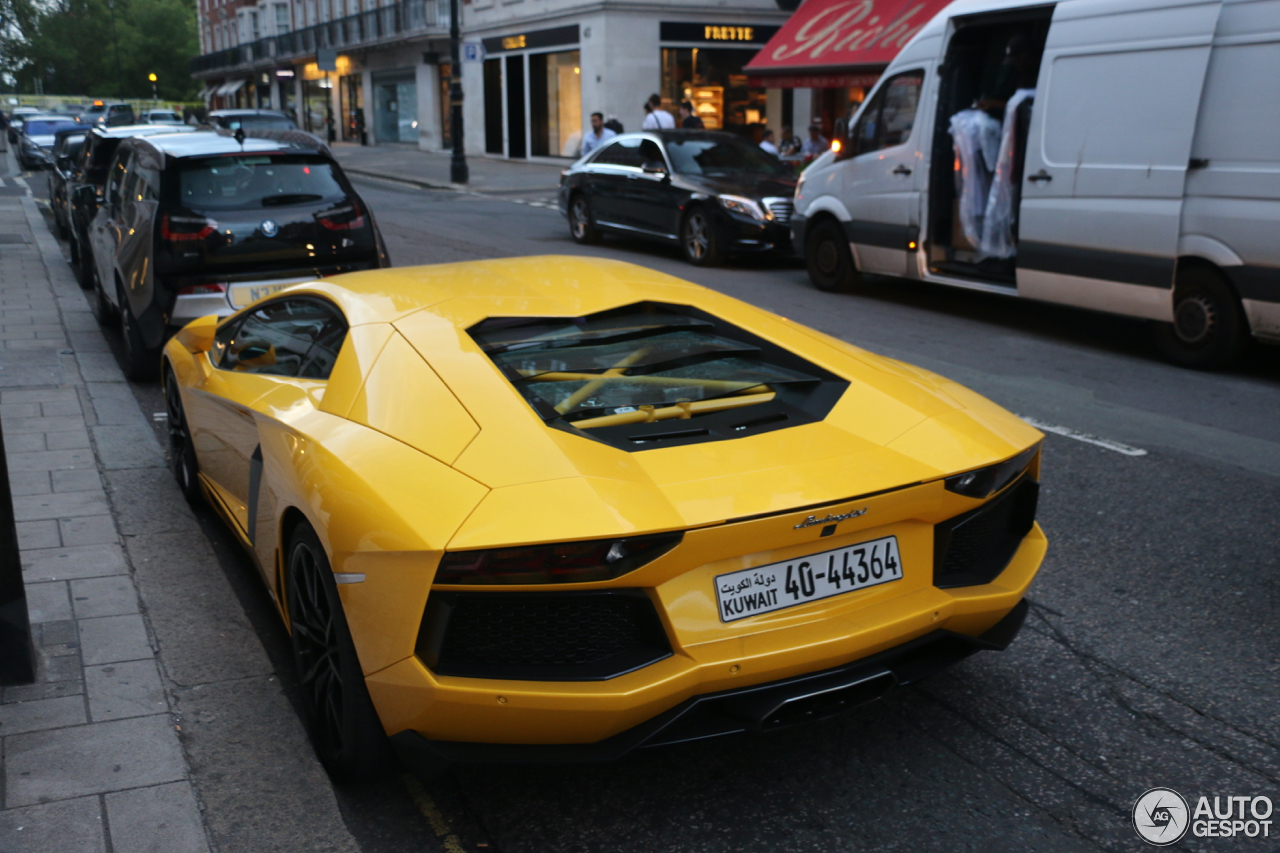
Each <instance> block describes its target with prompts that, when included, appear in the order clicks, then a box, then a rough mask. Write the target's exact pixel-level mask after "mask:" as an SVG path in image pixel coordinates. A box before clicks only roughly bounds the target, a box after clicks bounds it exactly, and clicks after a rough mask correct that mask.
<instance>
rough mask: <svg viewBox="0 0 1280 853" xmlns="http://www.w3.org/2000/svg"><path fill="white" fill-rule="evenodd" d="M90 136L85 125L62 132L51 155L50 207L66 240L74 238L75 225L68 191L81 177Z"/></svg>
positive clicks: (54, 142)
mask: <svg viewBox="0 0 1280 853" xmlns="http://www.w3.org/2000/svg"><path fill="white" fill-rule="evenodd" d="M88 134H89V130H88V128H85V127H82V126H77V127H73V128H69V129H67V130H60V131H58V133H57V135H56V136H55V137H54V141H53V150H52V151H51V152H50V154H49V172H48V175H49V207H50V208H51V209H52V210H53V222H54V225H55V226H57V229H58V236H59V237H61V238H63V239H64V240H65V239H66V238H67V237H68V236H69V235H70V225H71V217H70V209H69V206H68V198H67V190H68V189H69V188H70V185H71V182H72V181H74V180H75V179H76V176H77V175H78V174H79V171H78V169H77V166H78V164H79V162H80V152H81V150H82V149H83V148H84V138H85V137H86V136H88Z"/></svg>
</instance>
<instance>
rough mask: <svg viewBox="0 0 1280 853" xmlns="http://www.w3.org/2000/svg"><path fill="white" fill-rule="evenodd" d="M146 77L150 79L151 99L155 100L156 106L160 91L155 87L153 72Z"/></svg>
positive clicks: (158, 103)
mask: <svg viewBox="0 0 1280 853" xmlns="http://www.w3.org/2000/svg"><path fill="white" fill-rule="evenodd" d="M147 79H148V80H150V81H151V100H153V101H155V104H156V106H160V91H159V89H157V88H156V75H155V72H154V71H153V72H151V73H150V74H148V75H147Z"/></svg>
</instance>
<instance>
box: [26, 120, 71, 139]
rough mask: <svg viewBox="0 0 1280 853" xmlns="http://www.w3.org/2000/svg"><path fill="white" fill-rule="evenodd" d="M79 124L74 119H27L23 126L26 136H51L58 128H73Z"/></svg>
mask: <svg viewBox="0 0 1280 853" xmlns="http://www.w3.org/2000/svg"><path fill="white" fill-rule="evenodd" d="M79 126H80V125H79V124H77V123H76V122H74V121H38V120H37V121H29V122H27V124H26V126H25V127H24V128H23V132H24V133H26V134H27V136H53V135H54V134H55V133H57V132H58V131H60V130H75V129H76V128H77V127H79Z"/></svg>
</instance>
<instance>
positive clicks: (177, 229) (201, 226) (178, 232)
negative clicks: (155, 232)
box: [160, 213, 218, 240]
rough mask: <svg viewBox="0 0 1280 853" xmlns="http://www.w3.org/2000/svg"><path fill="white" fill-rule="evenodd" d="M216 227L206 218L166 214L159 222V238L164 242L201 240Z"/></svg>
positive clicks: (215, 224) (216, 225) (214, 223)
mask: <svg viewBox="0 0 1280 853" xmlns="http://www.w3.org/2000/svg"><path fill="white" fill-rule="evenodd" d="M217 227H218V223H216V222H214V221H213V220H212V219H209V218H208V217H206V216H173V215H171V214H168V213H166V214H165V215H164V218H163V219H161V220H160V236H161V237H162V238H164V239H165V240H203V239H204V238H205V237H208V236H209V235H210V234H212V233H213V232H214V231H215V230H216V229H217Z"/></svg>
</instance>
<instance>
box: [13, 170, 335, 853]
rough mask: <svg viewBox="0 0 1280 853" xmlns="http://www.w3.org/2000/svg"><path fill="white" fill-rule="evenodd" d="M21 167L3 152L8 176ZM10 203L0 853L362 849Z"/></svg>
mask: <svg viewBox="0 0 1280 853" xmlns="http://www.w3.org/2000/svg"><path fill="white" fill-rule="evenodd" d="M7 160H8V158H6V157H5V156H4V155H0V163H5V162H7ZM13 174H14V173H13V172H10V174H9V175H6V179H7V183H8V188H7V189H5V190H4V191H2V192H0V426H2V427H3V431H4V444H5V451H6V454H7V460H8V465H9V472H10V481H11V488H12V492H13V503H14V510H15V515H16V518H17V528H18V530H17V532H18V539H19V546H20V548H21V554H22V564H23V575H24V580H25V582H26V588H27V597H28V606H29V611H30V615H31V622H32V624H33V634H34V640H35V643H36V645H37V649H38V656H39V661H38V678H37V681H36V683H35V684H31V685H25V686H18V687H8V688H4V690H3V693H2V694H0V851H3V853H143V852H144V851H145V852H146V853H210V851H214V853H219V852H221V853H226V851H233V850H234V851H241V850H244V851H258V850H273V851H274V850H279V851H282V853H283V851H307V853H312V851H335V853H349V851H355V850H356V843H355V842H354V840H353V839H352V837H351V835H350V833H349V832H348V830H347V828H346V826H345V824H344V823H343V821H342V818H341V815H340V814H339V812H338V808H337V803H336V801H335V798H334V795H333V790H332V788H331V786H330V784H329V781H328V778H327V777H326V776H325V774H324V772H323V770H322V769H321V768H320V766H319V763H318V762H317V761H316V760H315V756H314V753H313V752H312V751H311V749H310V746H309V745H308V743H307V741H306V738H305V734H304V733H303V731H302V726H301V724H300V721H299V719H298V717H297V715H296V713H295V712H294V711H293V709H292V707H291V706H290V704H289V702H288V700H287V699H286V697H285V694H284V692H283V690H282V688H281V683H280V679H279V677H278V676H277V674H276V673H275V671H274V669H273V667H272V665H271V662H270V660H269V659H268V658H267V655H266V653H265V651H264V648H263V646H262V644H261V641H260V640H259V638H258V636H257V634H256V633H255V632H254V630H253V628H252V627H251V626H250V625H249V624H248V622H247V620H246V616H245V612H244V608H243V607H242V605H241V604H240V602H239V601H238V600H237V598H236V595H235V594H234V592H233V591H232V589H231V586H230V585H229V583H228V580H227V577H226V575H225V574H224V572H223V569H222V567H221V564H220V563H219V561H218V560H217V558H216V557H215V555H214V553H213V551H212V548H211V546H210V543H209V540H208V539H207V538H206V537H205V536H204V534H203V532H202V530H201V527H200V524H199V521H198V519H197V518H196V516H195V514H194V513H193V512H192V510H191V508H190V507H189V506H188V505H187V504H186V502H185V501H183V499H182V497H181V495H180V493H179V492H178V490H177V487H176V485H175V484H174V483H173V480H172V477H171V476H170V475H169V472H168V470H167V466H166V463H165V458H164V453H163V451H162V449H161V447H160V445H159V443H158V442H157V440H156V437H155V434H154V432H153V430H152V428H151V425H150V424H149V423H148V420H147V416H146V415H144V414H143V412H142V411H141V410H140V409H139V407H138V403H137V400H136V399H135V397H134V396H133V393H132V390H131V389H130V387H129V385H128V383H126V382H125V380H124V377H123V376H122V374H121V372H120V370H119V368H118V366H117V362H116V359H115V356H114V355H113V354H112V352H111V351H110V347H109V345H108V343H107V340H106V339H105V338H104V337H103V333H102V331H101V330H100V329H99V327H98V325H97V323H96V321H95V320H94V318H93V317H92V315H91V314H90V312H89V309H88V301H87V300H86V298H85V295H84V292H83V291H81V290H80V289H79V287H78V286H77V285H76V283H75V280H74V278H73V276H72V273H71V270H70V268H69V267H68V265H67V264H66V262H65V260H64V258H63V255H62V251H61V248H60V247H59V245H58V244H57V242H56V241H55V240H54V238H53V236H52V235H51V234H50V233H49V230H48V228H47V227H46V224H45V221H44V218H43V217H42V215H41V213H40V211H39V209H38V208H37V206H36V203H35V201H34V199H32V198H31V197H30V196H27V195H16V194H11V193H14V192H15V191H16V192H24V191H23V190H20V189H18V188H17V187H15V185H14V181H13V178H12V175H13Z"/></svg>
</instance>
